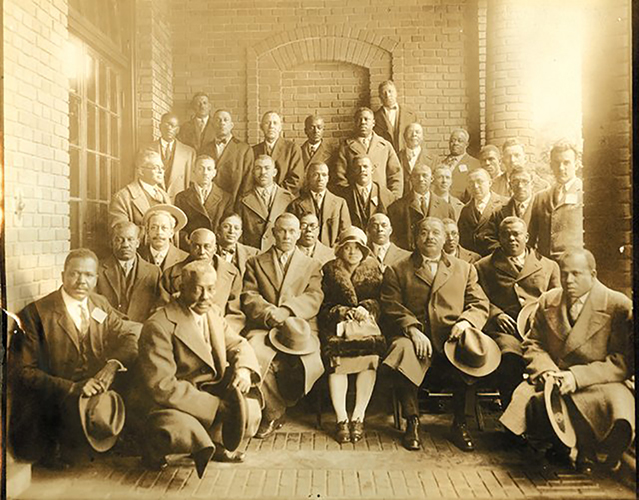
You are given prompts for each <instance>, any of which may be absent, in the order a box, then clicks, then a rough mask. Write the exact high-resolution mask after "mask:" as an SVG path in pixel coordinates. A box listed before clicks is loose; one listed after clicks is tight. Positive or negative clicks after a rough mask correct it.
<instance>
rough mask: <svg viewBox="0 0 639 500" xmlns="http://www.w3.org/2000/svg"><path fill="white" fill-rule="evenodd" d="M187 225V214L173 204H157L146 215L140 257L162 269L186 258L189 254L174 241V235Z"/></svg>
mask: <svg viewBox="0 0 639 500" xmlns="http://www.w3.org/2000/svg"><path fill="white" fill-rule="evenodd" d="M185 225H186V215H184V212H182V210H180V209H179V208H177V207H174V206H173V205H156V206H154V207H153V208H150V209H149V210H148V211H147V213H146V214H145V215H144V228H145V231H146V233H145V238H146V241H147V243H145V244H144V245H143V246H142V247H141V248H140V250H139V252H138V253H139V254H140V257H142V258H143V259H144V260H146V261H147V262H149V263H151V264H155V265H156V266H158V267H159V268H160V270H161V271H165V270H166V269H168V268H169V267H171V266H172V265H174V264H177V263H178V262H181V261H183V260H184V259H186V258H187V257H188V256H189V254H188V253H186V252H184V251H182V250H180V249H179V248H178V247H176V246H175V245H174V244H173V243H172V239H173V236H174V235H175V234H176V233H179V231H180V229H182V228H183V227H184V226H185Z"/></svg>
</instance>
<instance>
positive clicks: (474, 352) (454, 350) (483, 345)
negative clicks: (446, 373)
mask: <svg viewBox="0 0 639 500" xmlns="http://www.w3.org/2000/svg"><path fill="white" fill-rule="evenodd" d="M444 352H445V353H446V357H447V358H448V359H449V361H450V362H451V363H452V364H453V365H454V366H455V367H456V368H458V369H459V370H460V371H462V372H464V373H466V374H468V375H472V376H473V377H484V376H486V375H488V374H490V373H492V372H494V371H495V370H496V369H497V367H498V366H499V363H500V362H501V351H500V350H499V346H498V345H497V343H496V342H495V341H494V340H493V339H491V338H490V337H489V336H488V335H486V334H485V333H484V332H482V331H481V330H479V329H477V328H475V327H472V326H470V327H468V328H466V330H464V331H463V332H462V334H461V335H460V336H459V338H457V339H456V340H452V339H448V340H447V341H446V343H445V344H444Z"/></svg>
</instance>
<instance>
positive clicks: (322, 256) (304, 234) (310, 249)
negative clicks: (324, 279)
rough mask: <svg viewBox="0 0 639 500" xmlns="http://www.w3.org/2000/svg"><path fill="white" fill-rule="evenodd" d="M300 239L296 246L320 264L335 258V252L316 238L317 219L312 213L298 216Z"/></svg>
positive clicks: (317, 230)
mask: <svg viewBox="0 0 639 500" xmlns="http://www.w3.org/2000/svg"><path fill="white" fill-rule="evenodd" d="M300 231H301V234H300V239H299V240H297V248H299V249H300V250H301V251H302V253H303V254H304V255H306V256H307V257H310V258H311V259H314V260H316V261H317V262H319V263H320V264H321V265H322V266H323V265H324V264H326V263H327V262H328V261H329V260H333V259H334V258H335V252H333V249H332V248H331V247H327V246H326V245H324V244H323V243H322V242H321V241H319V239H318V233H319V221H318V220H317V217H315V215H314V214H306V215H302V217H300Z"/></svg>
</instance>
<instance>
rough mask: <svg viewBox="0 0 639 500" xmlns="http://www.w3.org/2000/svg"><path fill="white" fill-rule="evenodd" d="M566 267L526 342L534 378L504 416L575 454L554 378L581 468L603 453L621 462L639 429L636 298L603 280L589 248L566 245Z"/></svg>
mask: <svg viewBox="0 0 639 500" xmlns="http://www.w3.org/2000/svg"><path fill="white" fill-rule="evenodd" d="M559 269H560V276H561V288H555V289H554V290H550V291H548V292H546V293H545V294H543V295H542V296H541V299H540V301H539V307H538V308H537V312H536V314H535V319H534V321H533V326H532V329H531V331H530V333H529V335H528V337H526V340H524V343H523V346H522V347H523V349H524V360H525V361H526V372H527V373H528V375H529V377H528V380H527V381H524V382H522V383H521V384H520V385H519V387H517V389H516V390H515V392H514V394H513V399H512V402H511V404H510V406H509V407H508V408H507V409H506V411H505V412H504V414H503V415H502V417H501V419H500V421H501V422H502V424H504V425H505V426H506V427H507V428H508V429H509V430H511V431H512V432H514V433H515V434H521V433H523V432H526V433H527V434H530V435H531V436H532V435H533V434H534V435H536V436H535V437H537V438H545V439H548V440H550V441H551V442H554V443H553V444H554V447H553V448H554V449H553V451H554V454H555V456H556V457H558V458H559V457H563V458H564V459H566V460H569V455H570V449H568V448H566V447H565V446H564V445H563V444H562V443H560V442H559V440H558V439H557V438H556V437H555V436H554V432H553V430H552V429H551V428H550V425H549V423H548V417H547V412H546V408H545V403H544V396H543V387H544V383H545V381H546V379H548V378H551V379H553V380H555V381H556V383H559V391H560V393H561V394H562V395H563V396H564V399H565V401H566V406H567V410H568V417H569V418H570V421H571V422H572V425H573V426H574V430H575V434H576V437H577V446H576V448H577V460H576V464H575V465H576V468H577V471H578V472H581V473H584V474H589V473H591V472H592V470H593V465H594V462H595V460H597V455H605V456H606V459H605V461H604V466H607V467H609V468H611V469H612V470H616V469H617V468H618V467H619V465H620V459H621V456H622V454H623V452H624V451H625V450H626V449H627V448H628V446H630V444H631V443H632V441H633V436H634V430H635V397H634V388H633V390H632V391H631V390H630V389H629V387H628V386H627V385H626V382H628V379H629V378H630V377H631V376H632V375H633V374H634V371H633V368H632V367H633V362H634V334H633V328H632V301H631V300H630V299H629V298H628V297H626V296H625V295H623V294H621V293H619V292H616V291H614V290H611V289H610V288H607V287H606V286H604V285H603V284H602V283H601V282H600V281H599V280H597V270H596V263H595V258H594V257H593V255H592V254H591V253H590V252H589V251H588V250H585V249H571V250H568V251H566V252H565V253H564V254H562V256H561V257H560V259H559ZM633 385H634V384H633Z"/></svg>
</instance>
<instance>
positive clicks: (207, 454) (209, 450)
mask: <svg viewBox="0 0 639 500" xmlns="http://www.w3.org/2000/svg"><path fill="white" fill-rule="evenodd" d="M214 452H215V446H207V447H206V448H202V449H201V450H200V451H196V452H195V453H193V454H192V455H191V457H192V458H193V462H195V472H197V477H198V478H200V479H202V476H203V475H204V471H205V470H206V466H207V465H208V464H209V460H211V457H212V456H213V453H214Z"/></svg>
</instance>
